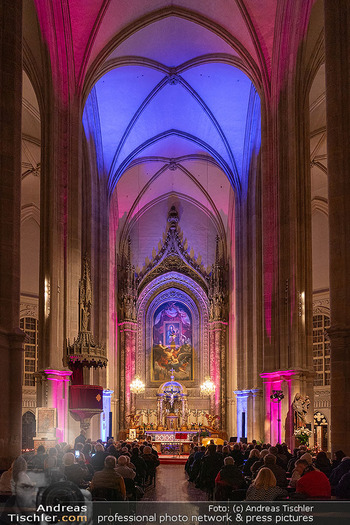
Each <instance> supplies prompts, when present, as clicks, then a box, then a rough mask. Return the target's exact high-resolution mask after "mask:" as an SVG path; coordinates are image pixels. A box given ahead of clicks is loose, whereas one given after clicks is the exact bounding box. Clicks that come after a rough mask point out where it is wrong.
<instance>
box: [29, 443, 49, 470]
mask: <svg viewBox="0 0 350 525" xmlns="http://www.w3.org/2000/svg"><path fill="white" fill-rule="evenodd" d="M46 459H47V454H46V453H45V447H44V446H43V445H39V446H38V449H37V451H36V454H35V455H34V456H32V457H31V458H30V460H29V461H28V468H29V469H31V470H44V468H45V460H46Z"/></svg>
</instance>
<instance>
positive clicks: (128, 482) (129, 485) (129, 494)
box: [123, 478, 137, 501]
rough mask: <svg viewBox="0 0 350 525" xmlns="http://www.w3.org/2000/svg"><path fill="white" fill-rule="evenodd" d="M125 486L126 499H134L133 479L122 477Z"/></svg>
mask: <svg viewBox="0 0 350 525" xmlns="http://www.w3.org/2000/svg"><path fill="white" fill-rule="evenodd" d="M123 479H124V483H125V488H126V499H127V500H129V501H136V499H137V498H136V488H135V481H134V480H133V479H130V478H123Z"/></svg>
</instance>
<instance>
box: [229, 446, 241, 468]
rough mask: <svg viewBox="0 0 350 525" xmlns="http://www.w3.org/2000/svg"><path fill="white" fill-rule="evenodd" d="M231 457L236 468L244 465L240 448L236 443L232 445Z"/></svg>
mask: <svg viewBox="0 0 350 525" xmlns="http://www.w3.org/2000/svg"><path fill="white" fill-rule="evenodd" d="M231 456H232V457H233V459H234V461H235V465H237V466H238V467H239V466H240V465H243V463H244V455H243V454H242V452H241V447H240V446H239V444H238V443H235V444H234V445H233V449H232V452H231Z"/></svg>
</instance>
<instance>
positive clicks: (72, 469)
mask: <svg viewBox="0 0 350 525" xmlns="http://www.w3.org/2000/svg"><path fill="white" fill-rule="evenodd" d="M62 465H63V473H64V475H65V477H66V479H67V480H68V481H71V482H72V483H75V484H76V485H77V486H78V487H83V486H86V483H85V478H86V476H87V475H88V472H87V470H86V468H84V465H83V464H79V465H78V463H76V460H75V456H74V454H73V452H67V453H66V454H65V455H64V456H63V459H62Z"/></svg>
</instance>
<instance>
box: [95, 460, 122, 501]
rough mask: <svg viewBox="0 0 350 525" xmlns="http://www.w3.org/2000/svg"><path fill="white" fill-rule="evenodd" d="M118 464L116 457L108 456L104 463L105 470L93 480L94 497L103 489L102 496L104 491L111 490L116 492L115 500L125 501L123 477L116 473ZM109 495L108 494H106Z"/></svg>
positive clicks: (98, 473) (100, 471)
mask: <svg viewBox="0 0 350 525" xmlns="http://www.w3.org/2000/svg"><path fill="white" fill-rule="evenodd" d="M116 465H117V462H116V459H115V457H114V456H107V457H106V458H105V462H104V468H103V469H102V470H99V471H98V472H95V474H94V477H93V478H92V481H91V485H90V490H91V493H92V494H93V495H94V493H96V492H97V491H99V489H101V492H99V493H100V494H103V489H106V491H108V489H111V490H112V491H115V495H114V496H113V498H114V499H115V500H116V501H118V499H119V500H124V499H125V496H126V489H125V483H124V479H123V477H122V476H121V475H120V474H118V472H116V470H115V468H116ZM106 493H107V492H106Z"/></svg>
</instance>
